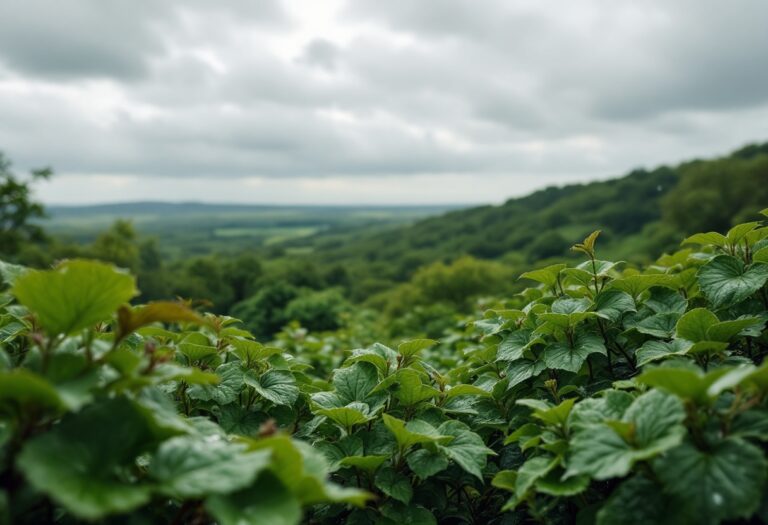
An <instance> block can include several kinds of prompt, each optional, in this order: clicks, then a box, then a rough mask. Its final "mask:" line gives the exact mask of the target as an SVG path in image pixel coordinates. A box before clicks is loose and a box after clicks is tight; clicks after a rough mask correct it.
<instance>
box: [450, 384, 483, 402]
mask: <svg viewBox="0 0 768 525" xmlns="http://www.w3.org/2000/svg"><path fill="white" fill-rule="evenodd" d="M490 395H491V393H490V392H488V391H486V390H483V389H482V388H480V387H477V386H475V385H456V386H453V387H451V388H449V389H447V390H446V391H445V400H446V401H449V400H451V399H453V398H455V397H460V396H472V397H478V396H479V397H489V396H490Z"/></svg>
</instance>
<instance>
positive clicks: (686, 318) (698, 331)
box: [676, 308, 720, 343]
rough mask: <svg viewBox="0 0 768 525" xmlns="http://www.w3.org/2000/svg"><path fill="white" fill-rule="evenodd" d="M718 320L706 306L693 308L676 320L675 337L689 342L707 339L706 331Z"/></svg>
mask: <svg viewBox="0 0 768 525" xmlns="http://www.w3.org/2000/svg"><path fill="white" fill-rule="evenodd" d="M718 322H720V320H719V319H718V318H717V316H716V315H715V314H713V313H712V312H710V311H709V310H707V309H706V308H694V309H693V310H691V311H690V312H687V313H686V314H685V315H683V316H682V317H681V318H680V320H679V321H678V322H677V327H676V332H677V337H682V338H683V339H687V340H689V341H691V342H694V343H698V342H699V341H708V340H709V337H708V336H707V331H708V330H709V327H710V326H712V325H714V324H717V323H718Z"/></svg>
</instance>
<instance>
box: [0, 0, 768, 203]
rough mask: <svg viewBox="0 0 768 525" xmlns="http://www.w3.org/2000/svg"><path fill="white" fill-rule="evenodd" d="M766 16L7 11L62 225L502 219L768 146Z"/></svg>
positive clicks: (624, 7)
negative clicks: (176, 205)
mask: <svg viewBox="0 0 768 525" xmlns="http://www.w3.org/2000/svg"><path fill="white" fill-rule="evenodd" d="M766 20H768V2H766V1H765V0H734V1H732V2H724V1H721V0H674V1H672V0H648V1H643V2H637V1H634V0H580V1H578V2H574V1H572V0H563V1H547V0H386V1H383V0H348V1H344V0H311V1H310V0H283V1H279V0H240V1H234V0H233V1H216V2H214V1H205V0H185V1H180V0H179V1H172V0H153V1H151V2H136V1H135V0H2V2H0V150H2V151H4V152H5V153H6V155H8V156H9V157H11V158H12V159H13V160H14V162H15V166H16V167H17V168H18V169H19V170H24V169H27V168H30V167H35V166H40V165H51V166H52V167H53V168H54V169H55V171H56V173H57V175H56V176H55V177H54V179H53V180H52V181H51V182H49V183H46V184H44V185H43V186H41V187H40V188H38V196H39V197H40V198H42V199H43V200H45V201H46V202H48V203H92V202H104V201H125V200H174V201H179V200H203V201H217V202H253V203H474V202H500V201H502V200H504V199H505V198H506V197H509V196H514V195H521V194H524V193H527V192H529V191H531V190H532V189H536V188H540V187H543V186H546V185H550V184H563V183H568V182H578V181H586V180H594V179H598V178H606V177H610V176H616V175H620V174H622V173H625V172H627V171H628V170H630V169H632V168H635V167H639V166H646V167H653V166H656V165H658V164H661V163H673V162H677V161H680V160H684V159H688V158H691V157H706V156H713V155H717V154H721V153H725V152H727V151H728V150H730V149H733V148H735V147H738V146H740V145H743V144H744V143H747V142H751V141H766V140H768V30H766Z"/></svg>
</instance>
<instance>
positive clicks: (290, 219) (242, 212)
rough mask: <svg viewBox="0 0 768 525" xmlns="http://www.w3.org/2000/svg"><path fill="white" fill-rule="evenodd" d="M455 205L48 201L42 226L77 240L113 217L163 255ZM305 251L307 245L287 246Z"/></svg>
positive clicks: (233, 247) (408, 218) (388, 220)
mask: <svg viewBox="0 0 768 525" xmlns="http://www.w3.org/2000/svg"><path fill="white" fill-rule="evenodd" d="M455 208H456V206H370V207H368V206H260V205H253V206H248V205H227V204H201V203H165V202H146V203H130V204H105V205H98V206H52V207H50V208H49V209H48V218H47V219H45V220H44V221H42V225H43V226H44V227H45V228H46V230H47V231H49V232H51V234H53V235H55V236H57V237H59V238H62V239H66V240H69V241H75V242H78V243H87V242H91V241H93V239H95V238H96V237H97V236H98V235H99V234H100V233H101V232H103V231H104V230H106V229H108V228H109V227H110V225H111V224H112V223H114V222H115V221H116V220H119V219H128V220H130V221H131V222H132V223H133V225H134V227H135V228H136V230H137V232H138V233H139V234H140V235H142V236H147V237H156V238H157V239H158V240H160V241H161V242H160V247H161V250H162V252H163V254H164V255H166V256H170V257H179V256H185V255H195V254H205V253H213V252H225V253H226V252H235V251H242V250H244V249H246V250H247V249H257V248H260V247H266V246H274V245H277V244H280V243H283V242H286V241H295V240H297V239H302V238H307V237H311V236H313V235H315V234H318V233H331V234H332V233H342V232H343V233H346V232H350V231H355V230H358V229H361V228H370V227H373V228H374V229H377V228H381V227H388V226H396V225H404V224H408V223H411V222H413V221H415V220H418V219H423V218H425V217H429V216H432V215H438V214H441V213H444V212H446V211H448V210H451V209H455ZM291 250H292V251H293V252H295V251H297V250H298V251H300V252H304V253H306V252H307V251H311V246H302V245H298V246H296V245H295V244H294V245H292V247H291Z"/></svg>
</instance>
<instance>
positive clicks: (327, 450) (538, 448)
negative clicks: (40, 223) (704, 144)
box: [0, 210, 768, 525]
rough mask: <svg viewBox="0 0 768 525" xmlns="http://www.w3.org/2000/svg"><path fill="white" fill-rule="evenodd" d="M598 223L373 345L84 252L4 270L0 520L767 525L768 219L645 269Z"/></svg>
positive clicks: (699, 242) (697, 242) (706, 236)
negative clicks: (450, 317)
mask: <svg viewBox="0 0 768 525" xmlns="http://www.w3.org/2000/svg"><path fill="white" fill-rule="evenodd" d="M763 213H764V214H768V210H765V211H764V212H763ZM598 235H599V232H597V231H596V232H594V233H593V234H591V235H589V236H588V237H587V238H586V239H585V240H584V241H583V242H582V243H579V244H577V245H575V246H574V248H575V251H576V252H578V253H579V254H580V256H581V259H582V260H581V261H580V262H576V263H574V264H570V265H568V264H566V263H556V264H553V265H549V266H546V267H544V268H540V269H536V270H533V271H530V272H527V273H525V274H523V275H522V278H523V281H524V282H525V283H528V284H529V285H533V286H532V287H529V288H525V289H522V290H520V291H519V292H518V293H512V294H510V295H509V298H507V299H503V298H500V299H497V300H489V301H488V302H487V303H486V304H487V310H486V311H485V312H484V313H483V314H482V315H480V316H478V317H477V318H475V319H474V320H470V321H469V322H464V323H450V326H449V327H448V328H447V329H446V331H445V332H444V333H443V334H442V336H441V337H440V338H439V340H431V339H415V340H407V341H405V342H401V343H400V344H389V345H384V344H380V343H376V344H370V343H363V344H361V343H360V334H359V333H358V332H357V331H356V330H354V329H353V330H349V329H344V330H340V331H338V332H335V333H333V334H328V335H327V336H324V337H322V338H313V337H311V336H309V335H308V334H307V333H306V332H305V331H302V330H301V329H299V328H296V327H292V328H291V329H289V330H288V331H286V332H284V333H282V334H280V335H279V336H278V338H277V340H275V341H273V342H272V343H270V344H268V345H263V344H261V343H259V342H257V341H256V340H255V339H254V336H253V334H251V333H249V332H248V331H247V330H245V329H243V327H242V326H241V325H239V324H238V321H237V320H235V319H233V318H230V317H227V316H220V315H214V314H203V313H199V312H198V311H195V310H194V309H192V308H190V307H189V306H188V305H184V304H181V303H169V302H155V303H149V304H147V305H145V306H133V307H132V306H129V305H128V304H127V303H128V302H129V301H130V300H131V299H132V298H134V297H135V296H136V294H137V290H136V287H135V284H136V283H135V280H134V279H133V278H132V277H131V276H130V275H129V274H127V273H125V272H123V271H121V270H117V269H115V268H114V267H112V266H110V265H107V264H104V263H99V262H92V261H85V260H79V259H73V260H68V261H64V262H61V263H59V264H58V265H57V266H55V267H54V268H52V269H49V270H28V269H25V268H23V267H21V266H14V265H10V264H3V265H2V266H1V267H0V269H1V273H2V278H3V281H4V282H5V285H6V287H7V289H6V291H5V293H3V294H2V296H1V298H2V300H0V304H1V305H2V307H0V341H2V344H3V347H2V348H3V349H2V350H1V351H0V414H2V419H1V420H0V452H1V455H0V457H1V458H2V463H0V479H1V480H2V484H1V485H0V486H1V487H2V489H1V490H0V522H2V521H5V522H7V523H19V524H25V523H44V522H57V523H76V522H79V521H83V520H101V521H102V522H105V523H171V522H173V523H214V522H215V523H219V524H221V525H230V524H232V525H234V524H237V525H247V524H250V523H270V524H277V525H280V524H293V523H299V522H304V523H315V524H323V523H328V524H331V523H351V524H355V523H359V524H367V523H376V524H393V523H413V524H431V523H437V522H439V523H476V524H480V523H482V524H493V523H499V524H501V523H504V524H508V523H509V524H511V523H529V522H538V523H553V524H557V523H575V522H578V523H593V522H596V523H599V524H602V525H609V524H622V525H624V524H634V523H637V524H648V523H670V524H671V523H675V524H709V523H712V524H716V523H723V522H729V523H746V522H747V521H748V520H754V521H759V522H765V521H768V498H767V497H766V490H765V489H766V474H767V471H768V463H767V462H766V455H765V454H766V444H765V443H766V440H768V364H764V362H763V361H764V358H765V357H766V355H767V354H768V330H766V329H765V324H766V321H768V289H767V288H766V282H768V226H766V222H765V221H764V220H763V221H762V222H760V221H754V222H749V223H745V224H740V225H737V226H734V227H733V228H731V229H729V230H728V231H727V233H725V234H720V233H714V232H708V233H702V234H697V235H694V236H692V237H689V238H687V239H686V240H685V241H684V242H683V245H684V248H683V249H682V250H678V251H675V252H674V253H671V254H667V255H664V256H662V257H660V258H659V259H657V260H655V261H653V262H652V263H651V264H648V265H646V266H643V267H633V266H631V265H627V264H622V263H620V262H617V261H610V260H606V259H605V258H604V257H603V256H602V252H601V251H600V249H598V248H597V247H596V243H597V241H598ZM440 272H442V273H443V274H444V275H450V274H449V273H448V274H446V273H445V269H441V270H440ZM470 273H471V272H470ZM446 278H448V277H446ZM428 283H429V280H427V283H426V284H424V286H425V287H426V286H429V284H428ZM438 288H439V286H438ZM458 290H459V291H461V290H462V289H461V288H458ZM459 293H460V292H459ZM303 308H307V309H311V308H312V305H311V304H305V305H303ZM254 309H255V310H258V308H256V307H255V306H254ZM296 309H297V310H298V309H299V307H298V306H297V307H296ZM355 326H357V327H358V328H359V327H360V326H363V329H364V330H365V326H364V325H355ZM367 336H370V334H369V333H368V334H367ZM385 342H386V341H385ZM397 342H399V341H394V343H397Z"/></svg>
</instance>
